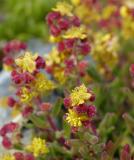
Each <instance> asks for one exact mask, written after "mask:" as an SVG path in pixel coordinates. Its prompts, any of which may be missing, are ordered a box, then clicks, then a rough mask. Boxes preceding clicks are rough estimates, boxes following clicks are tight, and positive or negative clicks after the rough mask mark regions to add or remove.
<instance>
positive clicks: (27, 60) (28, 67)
mask: <svg viewBox="0 0 134 160" xmlns="http://www.w3.org/2000/svg"><path fill="white" fill-rule="evenodd" d="M37 57H38V56H37V54H35V55H32V54H31V53H30V52H25V54H24V56H22V57H19V58H17V59H16V60H15V63H16V64H17V65H18V66H19V67H20V68H22V69H23V71H28V72H30V73H32V72H33V71H34V70H35V69H36V62H35V60H36V59H37Z"/></svg>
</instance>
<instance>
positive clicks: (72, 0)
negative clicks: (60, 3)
mask: <svg viewBox="0 0 134 160" xmlns="http://www.w3.org/2000/svg"><path fill="white" fill-rule="evenodd" d="M71 2H72V4H74V5H75V6H77V5H79V4H80V0H71Z"/></svg>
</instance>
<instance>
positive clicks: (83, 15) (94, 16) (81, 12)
mask: <svg viewBox="0 0 134 160" xmlns="http://www.w3.org/2000/svg"><path fill="white" fill-rule="evenodd" d="M89 11H90V12H89ZM74 12H75V14H76V15H77V16H78V17H79V18H80V20H81V21H83V22H84V23H85V24H90V23H92V21H98V20H99V19H100V15H99V14H98V12H97V11H96V9H95V8H93V7H89V6H87V5H85V4H80V5H78V6H77V7H75V10H74Z"/></svg>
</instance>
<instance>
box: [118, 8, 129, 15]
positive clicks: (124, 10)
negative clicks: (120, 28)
mask: <svg viewBox="0 0 134 160" xmlns="http://www.w3.org/2000/svg"><path fill="white" fill-rule="evenodd" d="M120 14H121V16H122V17H124V18H125V17H127V16H128V15H129V11H128V8H127V7H126V6H122V7H121V8H120Z"/></svg>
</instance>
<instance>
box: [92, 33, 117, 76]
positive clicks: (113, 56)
mask: <svg viewBox="0 0 134 160" xmlns="http://www.w3.org/2000/svg"><path fill="white" fill-rule="evenodd" d="M118 48H119V45H118V37H117V36H113V35H112V34H110V33H107V34H102V33H97V34H96V36H95V40H94V44H93V51H92V57H93V59H94V60H95V62H96V63H97V67H98V70H100V72H101V73H102V74H105V73H107V72H108V71H110V70H111V71H112V69H113V68H114V67H115V66H116V65H117V62H118Z"/></svg>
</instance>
